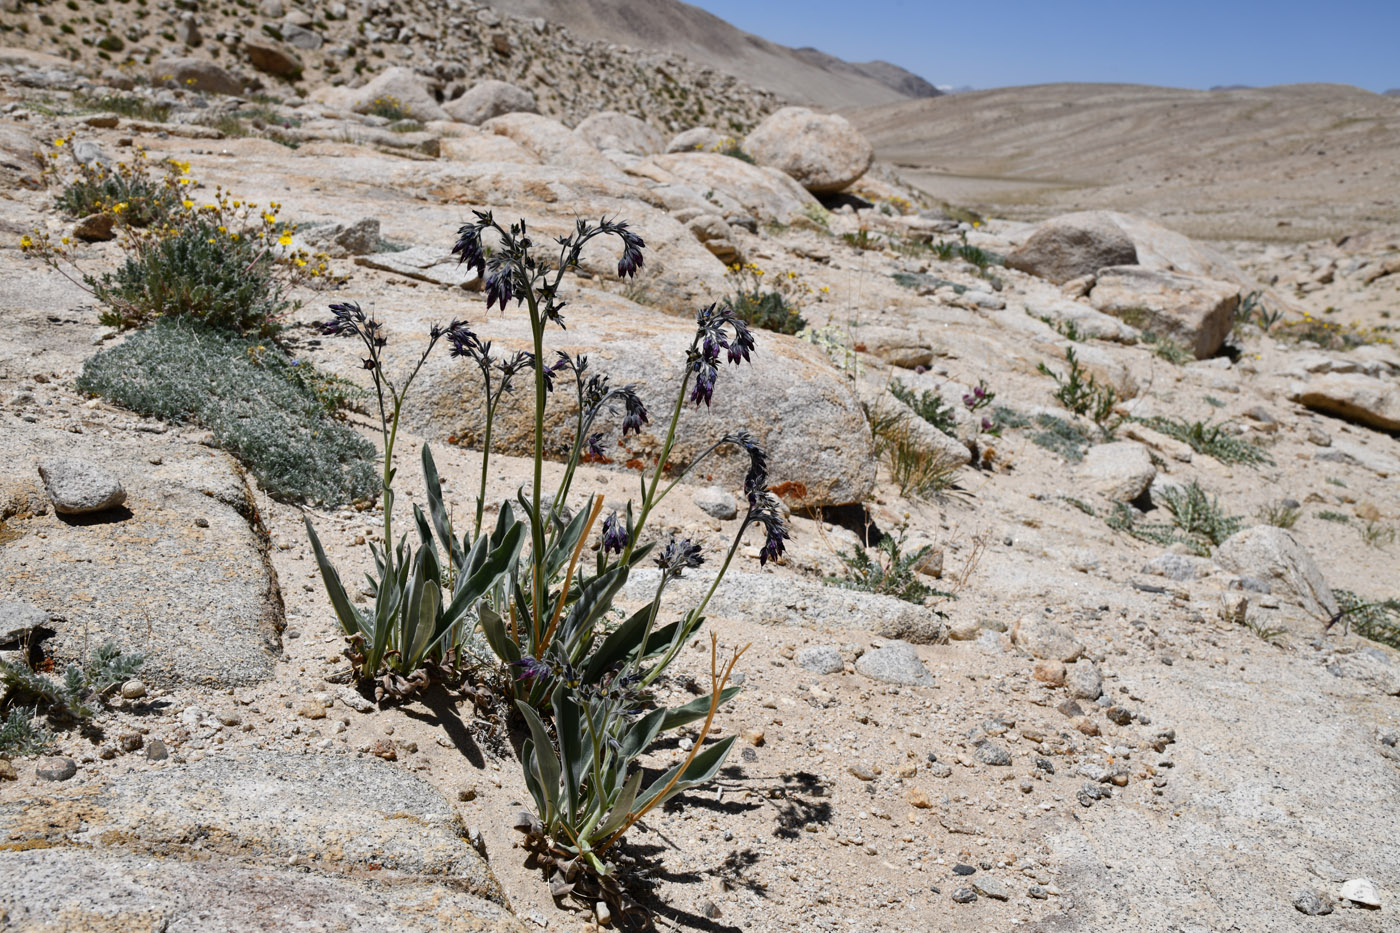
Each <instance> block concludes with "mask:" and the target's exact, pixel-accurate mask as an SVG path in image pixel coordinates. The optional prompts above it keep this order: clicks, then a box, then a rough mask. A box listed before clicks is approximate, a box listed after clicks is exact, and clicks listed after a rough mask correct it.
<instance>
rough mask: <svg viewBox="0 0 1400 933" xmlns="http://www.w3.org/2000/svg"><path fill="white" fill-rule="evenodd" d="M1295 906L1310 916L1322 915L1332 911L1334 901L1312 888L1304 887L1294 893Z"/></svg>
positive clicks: (1300, 911)
mask: <svg viewBox="0 0 1400 933" xmlns="http://www.w3.org/2000/svg"><path fill="white" fill-rule="evenodd" d="M1293 906H1294V907H1295V908H1297V910H1298V912H1299V913H1302V914H1307V915H1308V916H1309V917H1322V916H1325V915H1327V914H1330V913H1331V912H1332V902H1331V901H1330V900H1329V899H1328V898H1326V897H1324V896H1322V895H1320V894H1318V893H1317V892H1316V891H1314V890H1312V889H1311V888H1303V889H1302V890H1300V891H1299V892H1298V893H1297V894H1295V895H1293Z"/></svg>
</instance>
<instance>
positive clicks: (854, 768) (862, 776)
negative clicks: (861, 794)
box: [850, 765, 877, 781]
mask: <svg viewBox="0 0 1400 933" xmlns="http://www.w3.org/2000/svg"><path fill="white" fill-rule="evenodd" d="M850 771H851V774H852V775H853V776H854V777H855V778H856V779H857V780H861V781H873V780H875V775H876V773H877V772H876V771H875V770H874V769H873V768H871V767H870V766H869V765H851V768H850Z"/></svg>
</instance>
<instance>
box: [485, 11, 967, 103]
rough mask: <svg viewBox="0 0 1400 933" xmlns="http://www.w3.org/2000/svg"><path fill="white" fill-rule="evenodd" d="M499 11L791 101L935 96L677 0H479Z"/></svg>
mask: <svg viewBox="0 0 1400 933" xmlns="http://www.w3.org/2000/svg"><path fill="white" fill-rule="evenodd" d="M485 2H487V3H488V4H489V5H490V6H492V7H494V8H495V9H496V10H498V11H499V12H501V13H508V14H511V15H514V16H530V17H534V16H538V17H543V18H544V19H546V20H548V21H550V22H552V23H558V24H559V25H561V26H564V27H565V28H567V29H568V30H569V31H570V32H571V33H573V34H574V35H576V36H579V37H580V38H584V39H592V40H595V41H603V42H614V43H617V44H618V45H626V46H632V47H633V48H637V49H657V50H664V51H668V52H674V53H677V54H679V55H684V56H685V57H687V58H689V59H691V60H692V61H694V62H695V63H696V64H700V65H706V66H708V67H710V68H713V69H714V70H715V71H719V72H723V73H725V74H730V75H733V76H735V77H736V78H739V79H741V80H743V81H745V82H747V83H748V84H751V85H754V86H755V87H760V88H764V89H766V90H769V91H772V92H773V93H775V94H777V95H779V96H780V97H783V98H785V99H786V100H789V101H791V102H793V103H798V104H807V105H812V106H817V107H822V108H831V109H834V108H837V107H869V106H876V105H879V104H888V103H895V102H897V101H901V100H908V99H911V98H923V97H935V96H937V95H938V94H939V91H938V89H937V88H935V87H934V86H933V85H932V84H930V83H929V82H928V81H925V80H924V79H923V78H921V77H919V76H918V75H916V74H913V73H911V72H909V71H906V70H905V69H903V68H900V67H899V66H898V65H892V64H890V63H888V62H880V61H875V62H864V63H861V64H854V63H851V62H847V61H843V60H842V59H839V58H837V57H835V56H834V55H828V54H827V53H825V52H821V51H819V50H817V49H811V48H804V49H793V48H789V47H787V46H785V45H779V44H778V43H776V42H770V41H768V40H767V39H764V38H762V37H760V36H755V35H753V34H752V33H747V32H744V31H743V30H741V29H738V28H737V27H735V26H733V25H731V24H729V23H727V22H725V21H724V20H722V19H720V18H719V17H717V16H715V15H713V14H711V13H708V12H706V11H705V10H702V9H700V8H699V7H697V6H692V5H691V4H689V3H682V2H680V0H645V2H637V0H485Z"/></svg>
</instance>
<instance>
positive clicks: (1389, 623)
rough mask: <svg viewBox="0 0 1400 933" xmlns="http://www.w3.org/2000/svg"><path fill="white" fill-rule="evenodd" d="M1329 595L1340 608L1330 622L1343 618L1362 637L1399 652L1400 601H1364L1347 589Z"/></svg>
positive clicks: (1391, 599)
mask: <svg viewBox="0 0 1400 933" xmlns="http://www.w3.org/2000/svg"><path fill="white" fill-rule="evenodd" d="M1332 595H1333V596H1334V597H1335V598H1336V600H1337V606H1338V608H1340V609H1341V612H1340V613H1339V614H1338V616H1337V618H1335V619H1333V620H1332V621H1333V623H1336V622H1338V621H1341V620H1342V619H1345V620H1346V622H1347V623H1348V624H1349V625H1350V626H1351V627H1352V628H1354V629H1355V630H1356V634H1358V635H1360V636H1362V637H1363V638H1369V639H1371V640H1372V641H1378V642H1380V643H1381V644H1383V645H1389V646H1390V647H1392V648H1397V649H1400V599H1395V598H1394V597H1392V598H1390V599H1384V600H1375V601H1368V600H1364V599H1362V598H1361V597H1359V596H1357V595H1356V594H1355V593H1353V592H1351V591H1350V590H1338V589H1334V590H1333V591H1332ZM1329 628H1330V625H1329Z"/></svg>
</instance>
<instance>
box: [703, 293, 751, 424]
mask: <svg viewBox="0 0 1400 933" xmlns="http://www.w3.org/2000/svg"><path fill="white" fill-rule="evenodd" d="M695 324H696V328H695V342H694V343H693V344H691V348H690V359H689V365H690V371H691V372H692V373H693V374H694V375H695V385H694V387H693V388H692V389H691V390H690V401H692V402H694V403H695V406H696V407H697V408H698V407H699V406H700V403H701V402H704V403H705V406H706V407H709V405H710V400H711V399H712V398H713V397H714V394H715V382H716V380H718V378H719V357H720V353H721V352H724V353H725V354H726V356H727V357H728V359H729V362H730V363H733V364H734V365H735V366H737V365H739V364H740V363H746V362H749V354H750V353H752V352H753V349H754V339H753V332H752V331H750V330H749V326H748V324H746V323H744V321H743V320H741V319H740V318H738V317H735V316H734V314H733V313H732V312H730V311H729V310H728V309H727V308H721V307H720V306H719V305H710V306H709V307H707V308H701V309H700V311H699V312H698V313H697V314H696V315H695Z"/></svg>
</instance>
